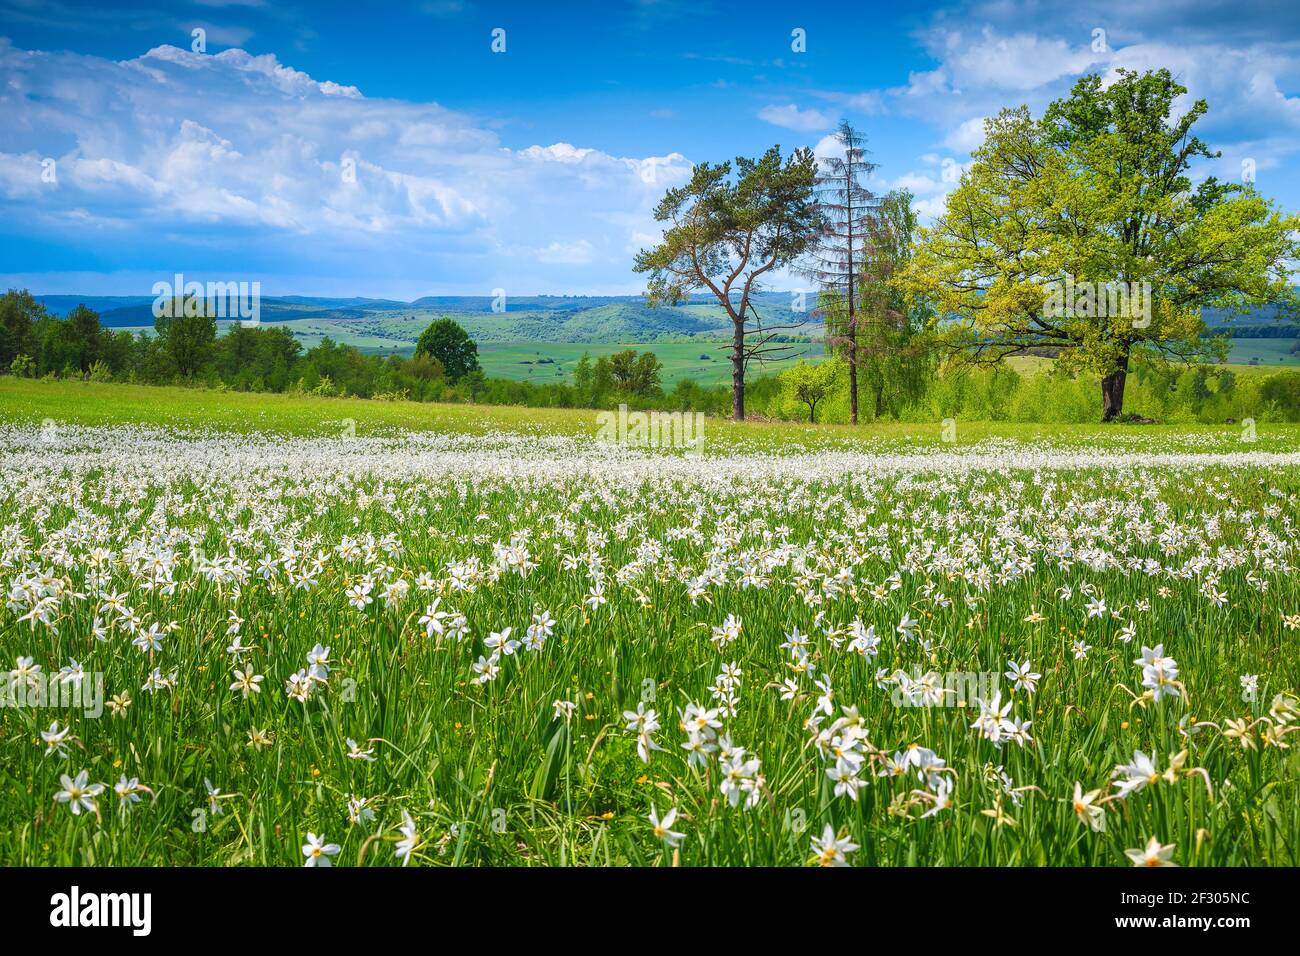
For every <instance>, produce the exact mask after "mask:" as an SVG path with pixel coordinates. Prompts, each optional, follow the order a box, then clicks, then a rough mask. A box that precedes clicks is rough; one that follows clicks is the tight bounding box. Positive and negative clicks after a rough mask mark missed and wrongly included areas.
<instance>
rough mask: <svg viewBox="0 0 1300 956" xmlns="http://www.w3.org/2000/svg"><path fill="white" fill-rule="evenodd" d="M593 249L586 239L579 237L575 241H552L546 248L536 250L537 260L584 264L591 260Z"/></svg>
mask: <svg viewBox="0 0 1300 956" xmlns="http://www.w3.org/2000/svg"><path fill="white" fill-rule="evenodd" d="M593 251H594V247H593V246H592V244H591V243H590V242H588V241H587V240H586V239H579V240H578V241H577V242H552V243H551V244H550V245H548V246H547V247H546V248H544V249H538V250H537V260H538V261H539V262H550V263H564V264H566V265H585V264H587V263H589V262H591V258H592V252H593Z"/></svg>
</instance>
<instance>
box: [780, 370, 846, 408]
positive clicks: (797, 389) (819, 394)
mask: <svg viewBox="0 0 1300 956" xmlns="http://www.w3.org/2000/svg"><path fill="white" fill-rule="evenodd" d="M841 365H842V363H840V362H839V361H837V360H834V359H832V360H831V361H828V362H819V363H817V364H813V363H811V362H806V361H804V360H803V359H800V360H799V361H798V362H797V363H795V364H794V365H793V366H791V367H790V368H788V369H786V370H785V371H784V372H782V373H781V384H782V386H783V387H784V388H785V392H786V395H787V397H788V398H789V399H790V400H792V401H794V402H798V403H799V404H801V405H806V406H808V421H809V422H810V423H813V424H816V422H817V406H818V405H820V404H821V403H822V402H823V401H825V400H826V399H827V398H828V397H830V395H831V394H832V393H833V392H834V391H835V386H836V383H837V381H838V379H839V376H840V370H841Z"/></svg>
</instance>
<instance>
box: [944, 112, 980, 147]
mask: <svg viewBox="0 0 1300 956" xmlns="http://www.w3.org/2000/svg"><path fill="white" fill-rule="evenodd" d="M983 142H984V117H982V116H976V117H973V118H971V119H968V120H964V121H962V122H961V123H959V124H958V125H957V128H956V129H954V130H952V131H951V132H950V133H949V134H948V135H947V136H945V137H944V139H943V145H945V146H947V147H948V148H949V149H951V150H953V151H954V152H958V153H970V152H973V151H974V150H976V149H978V148H979V147H980V146H981V145H982V144H983Z"/></svg>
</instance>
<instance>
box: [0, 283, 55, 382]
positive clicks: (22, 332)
mask: <svg viewBox="0 0 1300 956" xmlns="http://www.w3.org/2000/svg"><path fill="white" fill-rule="evenodd" d="M45 317H46V313H45V306H43V305H41V304H40V303H39V302H37V301H36V299H35V298H34V297H33V296H32V294H31V293H30V292H28V291H27V290H26V289H23V290H21V291H19V290H18V289H10V290H9V291H8V292H6V293H5V294H4V295H2V296H0V367H4V366H6V365H9V364H10V363H11V362H13V360H14V359H15V358H16V357H17V356H19V355H26V356H29V357H30V356H32V355H35V354H36V351H37V346H38V342H37V338H36V328H35V326H36V323H37V322H39V321H40V320H42V319H44V318H45Z"/></svg>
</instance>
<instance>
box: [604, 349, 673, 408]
mask: <svg viewBox="0 0 1300 956" xmlns="http://www.w3.org/2000/svg"><path fill="white" fill-rule="evenodd" d="M609 373H610V376H611V377H612V378H613V380H614V387H615V388H616V389H618V390H619V391H620V392H626V393H628V394H629V395H638V396H641V397H645V396H649V395H655V394H657V393H658V392H660V391H661V389H660V387H659V383H660V379H661V377H662V375H663V363H662V362H660V361H659V359H658V358H656V357H655V354H654V353H653V352H642V353H641V354H640V356H638V355H637V353H636V350H635V349H625V350H623V351H622V352H615V353H614V354H613V355H611V356H610V357H609Z"/></svg>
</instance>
